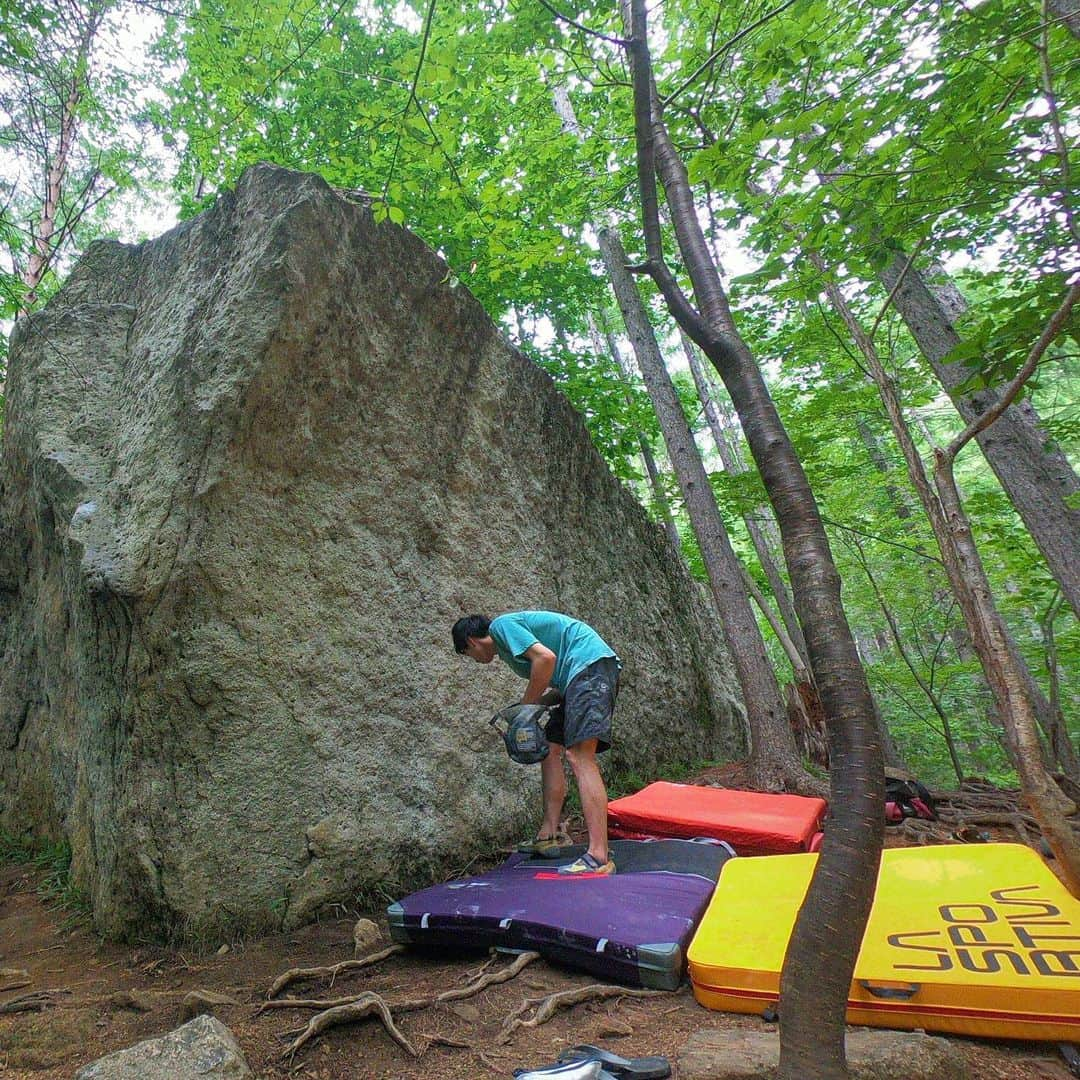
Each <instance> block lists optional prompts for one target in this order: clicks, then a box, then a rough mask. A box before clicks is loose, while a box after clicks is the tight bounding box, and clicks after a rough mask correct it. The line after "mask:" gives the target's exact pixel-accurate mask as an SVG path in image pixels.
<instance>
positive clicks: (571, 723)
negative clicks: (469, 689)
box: [451, 611, 622, 874]
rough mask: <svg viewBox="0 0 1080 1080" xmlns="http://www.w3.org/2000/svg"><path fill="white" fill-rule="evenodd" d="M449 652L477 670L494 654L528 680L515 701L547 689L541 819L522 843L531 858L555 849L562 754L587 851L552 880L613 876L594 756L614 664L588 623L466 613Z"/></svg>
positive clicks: (612, 689) (607, 732)
mask: <svg viewBox="0 0 1080 1080" xmlns="http://www.w3.org/2000/svg"><path fill="white" fill-rule="evenodd" d="M451 633H452V635H453V638H454V648H455V649H456V650H457V651H458V652H459V653H460V654H462V655H464V656H471V657H472V658H473V659H474V660H475V661H476V662H477V663H478V664H490V663H491V661H492V660H494V659H495V657H496V656H498V657H499V659H500V660H502V661H504V662H505V663H506V664H508V665H509V666H510V667H511V668H512V669H513V670H514V671H515V672H516V673H517V674H518V675H520V676H521V677H522V678H523V679H528V685H527V686H526V687H525V693H524V694H523V695H522V698H521V700H522V703H523V704H525V705H536V704H538V703H539V702H540V700H541V698H543V699H544V700H545V701H547V700H549V698H548V697H545V691H547V690H548V689H549V688H552V689H554V690H555V691H557V692H558V694H559V695H560V696H561V697H562V704H561V705H559V706H556V707H555V708H554V709H553V710H552V711H551V719H550V720H549V721H548V725H547V738H548V743H549V744H550V745H551V752H550V753H549V754H548V756H547V757H546V758H544V760H543V761H542V762H541V765H540V769H541V777H540V779H541V786H542V790H543V796H544V820H543V823H542V824H541V826H540V831H539V832H538V833H537V834H536V838H535V839H534V840H532V841H529V842H528V843H527V844H525V845H522V847H523V850H527V851H530V852H532V853H534V854H539V855H544V854H550V853H551V852H552V851H553V849H555V848H557V847H558V846H559V841H558V831H559V818H560V815H561V814H562V807H563V802H564V800H565V799H566V775H565V773H564V772H563V754H564V753H565V755H566V757H567V759H568V760H569V762H570V768H571V769H573V772H574V779H575V780H576V781H577V786H578V792H579V793H580V795H581V809H582V813H583V814H584V815H585V827H586V828H587V829H588V831H589V849H588V851H586V852H585V854H584V855H582V856H581V858H580V859H577V860H575V861H574V862H572V863H571V864H570V865H569V866H562V867H560V868H559V873H560V874H613V873H615V863H614V862H613V861H612V860H611V857H610V854H609V853H608V845H607V789H606V788H605V787H604V779H603V777H602V776H601V775H600V769H599V766H598V765H597V763H596V755H597V754H599V753H603V752H604V751H605V750H607V748H608V747H609V746H610V745H611V716H612V713H613V712H614V710H615V696H616V694H617V693H618V689H619V669H620V667H621V666H622V661H620V660H619V658H618V656H617V655H616V654H615V652H614V650H613V649H611V648H610V647H609V646H608V645H607V643H606V642H605V641H604V639H603V638H602V637H601V636H600V635H599V634H598V633H597V632H596V631H595V630H594V629H593V628H592V627H591V626H589V625H587V624H586V623H583V622H580V621H579V620H577V619H571V618H570V617H569V616H568V615H560V614H559V613H558V612H555V611H515V612H512V613H510V614H508V615H500V616H499V617H498V618H496V619H488V618H487V616H485V615H466V616H465V617H464V618H461V619H458V621H457V622H456V623H454V626H453V629H452V631H451Z"/></svg>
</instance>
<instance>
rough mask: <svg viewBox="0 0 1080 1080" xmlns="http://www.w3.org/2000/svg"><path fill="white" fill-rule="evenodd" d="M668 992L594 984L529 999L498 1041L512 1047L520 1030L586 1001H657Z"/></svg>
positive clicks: (508, 1020)
mask: <svg viewBox="0 0 1080 1080" xmlns="http://www.w3.org/2000/svg"><path fill="white" fill-rule="evenodd" d="M667 992H668V991H666V990H629V989H627V988H626V987H625V986H611V985H609V984H608V983H591V984H590V985H589V986H579V987H576V988H575V989H573V990H560V991H559V992H558V993H555V994H548V995H547V996H546V997H539V998H526V999H525V1000H524V1001H523V1002H522V1003H521V1004H520V1005H519V1006H518V1007H517V1008H516V1009H515V1010H514V1011H513V1012H512V1013H510V1015H509V1016H507V1018H506V1019H505V1020H504V1021H503V1026H502V1031H500V1032H499V1034H498V1036H497V1037H496V1039H495V1041H496V1042H497V1043H499V1044H500V1045H505V1044H506V1043H508V1042H509V1041H510V1040H511V1038H512V1037H513V1034H514V1032H515V1031H517V1030H518V1028H535V1027H539V1026H540V1025H541V1024H545V1023H547V1021H548V1020H550V1019H551V1018H552V1017H553V1016H554V1015H555V1013H556V1012H558V1011H559V1009H568V1008H570V1007H571V1006H573V1005H579V1004H581V1002H583V1001H602V1000H604V999H605V998H613V997H656V996H658V995H659V994H666V993H667ZM533 1006H536V1012H535V1013H534V1014H533V1016H532V1018H531V1019H529V1020H522V1019H521V1017H522V1016H523V1015H524V1014H525V1013H527V1012H528V1011H529V1009H531V1008H533Z"/></svg>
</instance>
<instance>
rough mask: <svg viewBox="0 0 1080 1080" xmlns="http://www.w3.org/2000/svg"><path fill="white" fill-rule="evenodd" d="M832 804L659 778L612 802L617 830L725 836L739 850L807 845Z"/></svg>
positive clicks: (768, 851) (612, 827) (611, 827)
mask: <svg viewBox="0 0 1080 1080" xmlns="http://www.w3.org/2000/svg"><path fill="white" fill-rule="evenodd" d="M827 808H828V807H827V804H826V802H825V800H824V799H814V798H806V797H804V796H802V795H766V794H764V793H762V792H759V791H734V790H729V789H727V788H714V787H699V786H698V785H696V784H672V783H669V782H668V781H666V780H659V781H657V782H656V783H654V784H649V786H648V787H645V788H642V790H641V791H638V792H636V793H635V794H633V795H628V796H626V797H625V798H623V799H613V800H612V801H611V802H609V803H608V831H609V832H610V833H611V835H612V836H627V837H647V836H664V837H679V838H684V839H689V838H691V837H695V836H708V837H713V838H715V839H717V840H724V841H726V842H727V843H729V844H731V846H732V847H733V848H734V849H735V850H736V851H737V852H738V853H739V854H740V855H772V854H782V853H786V852H796V851H808V850H809V849H810V843H811V841H812V839H813V837H814V835H815V833H817V832H819V831H820V829H821V822H822V820H823V819H824V817H825V811H826V809H827Z"/></svg>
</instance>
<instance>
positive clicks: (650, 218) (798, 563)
mask: <svg viewBox="0 0 1080 1080" xmlns="http://www.w3.org/2000/svg"><path fill="white" fill-rule="evenodd" d="M627 7H629V9H630V10H629V18H627ZM623 12H624V21H625V22H626V24H627V26H628V27H629V30H630V35H629V36H630V44H629V50H630V57H631V67H632V72H633V81H634V114H635V135H636V141H637V151H638V162H637V166H638V182H639V187H640V194H641V204H642V211H643V222H644V227H645V239H646V254H647V261H646V263H645V266H644V267H643V269H645V270H647V271H648V273H649V274H650V275H651V276H652V277H653V280H654V281H655V282H656V284H657V287H658V288H659V289H660V291H661V293H662V294H663V296H664V299H665V301H666V302H667V305H668V308H669V309H670V310H671V313H672V314H673V315H674V316H675V318H676V320H677V321H678V322H679V324H680V325H681V326H682V327H683V329H684V330H686V332H687V334H689V336H690V337H691V338H692V339H693V340H694V341H695V342H696V343H697V344H698V345H699V346H701V348H702V350H703V351H704V352H705V355H706V356H707V357H708V358H709V360H710V361H711V362H712V364H713V365H714V366H715V367H716V369H717V371H718V372H719V373H720V377H721V378H722V379H723V381H724V385H725V386H726V387H727V390H728V393H729V394H730V396H731V400H732V402H733V404H734V405H735V409H736V411H737V412H738V414H739V420H740V423H741V424H742V428H743V432H744V433H745V434H746V438H747V441H748V442H749V445H750V451H751V453H752V454H753V456H754V460H755V462H756V463H757V467H758V471H759V472H760V473H761V477H762V480H763V481H764V483H765V489H766V491H767V492H768V494H769V501H770V502H771V503H772V506H773V510H774V512H775V514H776V519H777V523H778V524H779V526H780V532H781V537H782V539H783V544H784V555H785V559H786V562H787V566H788V575H789V578H790V580H791V585H792V593H793V595H794V600H795V608H796V611H797V613H798V617H799V623H800V625H801V626H802V629H803V635H804V637H805V638H806V645H807V650H808V653H809V656H810V663H811V668H812V670H813V673H814V680H815V682H816V684H817V686H818V688H819V691H820V693H821V699H822V704H823V705H824V707H825V712H826V717H827V722H828V726H829V748H830V759H831V761H832V769H831V774H830V779H831V784H832V800H831V815H830V819H829V828H828V831H827V834H826V839H825V844H824V847H823V849H822V853H821V857H820V858H819V860H818V863H817V869H816V871H815V873H814V876H813V879H812V880H811V883H810V888H809V890H808V892H807V896H806V900H805V902H804V904H803V906H802V909H801V910H800V912H799V917H798V919H797V921H796V924H795V929H794V931H793V933H792V938H791V942H790V944H789V946H788V952H787V957H786V959H785V962H784V970H783V973H782V976H781V1002H780V1013H781V1024H780V1075H781V1080H796V1078H798V1080H804V1078H805V1077H808V1076H813V1077H816V1078H817V1080H847V1077H848V1070H847V1064H846V1059H845V1054H844V1021H845V1016H846V1011H847V997H848V992H849V989H850V986H851V977H852V973H853V971H854V968H855V959H856V956H857V955H858V951H859V947H860V945H861V943H862V936H863V931H864V930H865V927H866V920H867V917H868V916H869V913H870V905H871V902H872V900H873V895H874V886H875V883H876V880H877V871H878V864H879V861H880V855H881V846H882V842H883V838H884V814H883V812H882V805H883V803H884V798H885V781H884V769H883V764H882V756H881V745H880V742H879V740H878V737H877V732H876V728H875V725H874V719H873V704H872V700H871V697H870V690H869V687H868V685H867V682H866V675H865V673H864V672H863V670H862V667H861V665H860V663H859V658H858V653H857V652H856V649H855V642H854V640H853V639H852V636H851V631H850V628H849V627H848V624H847V620H846V617H845V615H844V610H843V606H842V605H841V602H840V578H839V575H838V574H837V572H836V567H835V564H834V563H833V559H832V554H831V552H830V551H829V544H828V539H827V537H826V535H825V529H824V526H823V525H822V522H821V517H820V515H819V513H818V509H817V504H816V502H815V500H814V496H813V493H812V492H811V490H810V485H809V483H808V482H807V479H806V475H805V473H804V472H803V469H802V465H801V463H800V461H799V459H798V457H797V455H796V454H795V451H794V448H793V447H792V445H791V440H790V438H789V437H788V434H787V431H786V430H785V429H784V426H783V424H782V423H781V421H780V417H779V415H778V413H777V411H776V407H775V405H774V403H773V401H772V398H771V397H770V396H769V392H768V389H767V387H766V385H765V380H764V378H763V377H762V374H761V371H760V369H759V368H758V366H757V364H756V363H755V362H754V359H753V357H752V355H751V354H750V351H749V349H748V348H747V347H746V344H745V342H743V341H742V339H741V338H740V337H739V336H738V334H737V333H736V332H735V330H734V326H733V325H732V321H731V315H730V310H729V307H728V303H727V297H726V296H725V294H724V292H723V288H722V286H721V284H720V279H719V275H718V274H717V272H716V266H715V264H714V263H713V261H712V259H711V256H710V254H709V251H708V248H707V246H706V244H705V239H704V236H703V235H702V232H701V226H700V224H699V222H698V219H697V213H696V208H695V206H694V202H693V198H692V197H691V192H690V186H689V182H688V180H687V176H686V170H685V167H684V166H683V163H682V161H681V159H679V157H678V155H677V153H676V152H675V149H674V147H673V146H672V144H671V141H670V138H669V137H668V134H667V130H666V128H665V126H664V124H663V119H662V116H661V115H660V111H659V108H658V107H657V108H655V109H654V99H655V91H654V87H653V85H652V66H651V59H650V55H649V46H648V41H647V37H646V26H645V4H644V0H624V7H623ZM654 168H655V169H656V170H657V172H658V173H659V175H660V177H661V180H662V181H663V184H664V188H665V194H666V196H667V202H668V205H669V207H670V209H671V220H672V223H673V225H674V227H675V231H676V236H677V238H678V243H679V247H680V249H681V251H682V256H683V262H684V265H685V266H686V267H687V270H688V271H689V274H690V279H691V282H692V285H693V290H694V296H695V299H696V301H697V310H695V308H694V307H693V306H691V304H690V302H689V301H688V300H687V298H686V297H685V295H683V293H682V290H681V289H680V288H679V286H678V284H677V283H676V281H675V279H674V278H673V277H672V275H671V271H670V270H669V269H668V267H667V264H666V262H665V261H664V256H663V246H662V240H661V234H660V221H659V213H658V204H657V195H656V179H655V176H654V174H653V170H654Z"/></svg>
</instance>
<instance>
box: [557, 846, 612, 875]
mask: <svg viewBox="0 0 1080 1080" xmlns="http://www.w3.org/2000/svg"><path fill="white" fill-rule="evenodd" d="M559 873H560V874H568V875H572V874H580V875H586V876H589V877H602V876H606V875H608V874H614V873H615V863H614V862H613V861H612V858H611V855H610V854H609V855H608V857H607V862H601V861H600V860H599V859H597V858H594V857H593V856H592V855H590V854H589V853H588V852H587V851H586V852H585V854H584V855H582V856H581V857H580V858H578V859H575V860H574V861H573V862H572V863H569V864H568V865H567V866H560V867H559Z"/></svg>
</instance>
